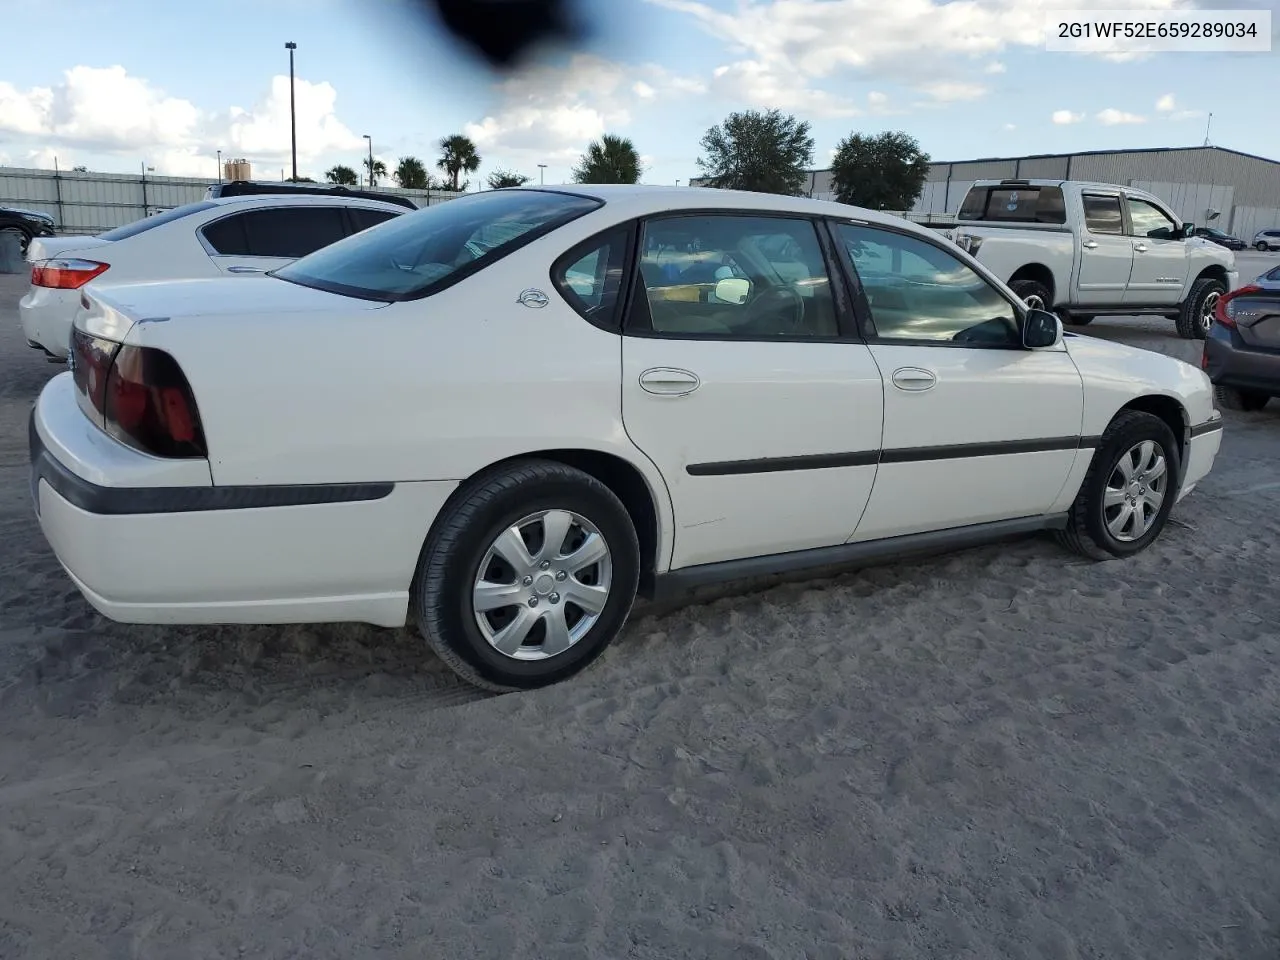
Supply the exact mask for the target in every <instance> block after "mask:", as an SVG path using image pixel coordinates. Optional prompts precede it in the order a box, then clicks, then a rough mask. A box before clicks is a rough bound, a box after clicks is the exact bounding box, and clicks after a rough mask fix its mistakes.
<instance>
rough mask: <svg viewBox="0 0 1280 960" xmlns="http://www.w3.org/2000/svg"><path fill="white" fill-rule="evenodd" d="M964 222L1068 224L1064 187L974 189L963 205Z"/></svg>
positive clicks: (961, 217) (961, 213) (1016, 186)
mask: <svg viewBox="0 0 1280 960" xmlns="http://www.w3.org/2000/svg"><path fill="white" fill-rule="evenodd" d="M960 219H961V220H991V221H995V222H997V223H1066V222H1067V202H1066V199H1065V198H1064V197H1063V195H1062V188H1061V187H1027V186H1022V185H1013V184H1001V185H1000V186H987V187H971V188H970V189H969V192H968V193H967V194H965V198H964V203H962V204H961V205H960Z"/></svg>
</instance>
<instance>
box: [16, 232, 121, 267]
mask: <svg viewBox="0 0 1280 960" xmlns="http://www.w3.org/2000/svg"><path fill="white" fill-rule="evenodd" d="M109 246H111V241H110V240H103V239H101V238H100V237H35V238H33V239H32V241H31V244H30V246H28V247H27V260H29V261H31V262H32V263H34V262H35V261H37V260H52V259H54V258H55V257H72V256H79V255H81V254H87V253H88V252H89V251H90V250H93V251H94V252H95V253H96V254H97V256H90V257H89V258H88V259H91V260H98V261H101V262H103V263H105V262H106V261H104V260H102V257H103V256H104V255H105V254H106V251H105V250H103V249H101V248H103V247H109Z"/></svg>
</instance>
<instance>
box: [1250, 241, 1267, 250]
mask: <svg viewBox="0 0 1280 960" xmlns="http://www.w3.org/2000/svg"><path fill="white" fill-rule="evenodd" d="M1253 248H1254V249H1255V250H1257V251H1258V252H1259V253H1266V252H1267V249H1268V248H1267V245H1266V244H1265V243H1264V242H1263V241H1261V240H1259V241H1258V242H1257V243H1255V244H1254V245H1253Z"/></svg>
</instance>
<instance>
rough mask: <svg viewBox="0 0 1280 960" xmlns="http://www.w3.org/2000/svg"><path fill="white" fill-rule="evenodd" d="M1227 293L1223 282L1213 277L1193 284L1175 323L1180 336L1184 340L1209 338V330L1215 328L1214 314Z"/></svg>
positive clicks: (1201, 279)
mask: <svg viewBox="0 0 1280 960" xmlns="http://www.w3.org/2000/svg"><path fill="white" fill-rule="evenodd" d="M1226 292H1227V288H1226V286H1225V285H1224V284H1223V283H1222V281H1221V280H1214V279H1213V278H1212V277H1201V278H1200V279H1199V280H1197V281H1196V282H1195V283H1193V284H1192V285H1191V292H1190V293H1188V294H1187V299H1186V300H1185V301H1183V304H1182V310H1181V311H1179V313H1178V318H1177V320H1176V321H1175V323H1176V325H1177V329H1178V336H1180V337H1182V338H1183V339H1184V340H1203V339H1204V338H1205V337H1207V336H1208V335H1209V328H1210V327H1211V326H1213V313H1214V311H1215V310H1216V309H1217V307H1218V301H1219V300H1221V299H1222V295H1223V294H1224V293H1226Z"/></svg>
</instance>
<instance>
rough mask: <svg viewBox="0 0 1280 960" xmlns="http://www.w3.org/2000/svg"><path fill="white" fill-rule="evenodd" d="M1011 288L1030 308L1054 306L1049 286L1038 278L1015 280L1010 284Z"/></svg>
mask: <svg viewBox="0 0 1280 960" xmlns="http://www.w3.org/2000/svg"><path fill="white" fill-rule="evenodd" d="M1009 289H1010V290H1012V291H1013V292H1014V295H1015V296H1017V297H1018V299H1019V300H1021V301H1022V302H1023V303H1025V304H1026V305H1027V308H1028V309H1031V310H1049V309H1051V308H1052V306H1053V294H1051V293H1050V292H1049V288H1048V287H1046V286H1045V285H1044V284H1043V283H1040V282H1038V281H1036V280H1015V281H1013V283H1011V284H1009Z"/></svg>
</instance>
